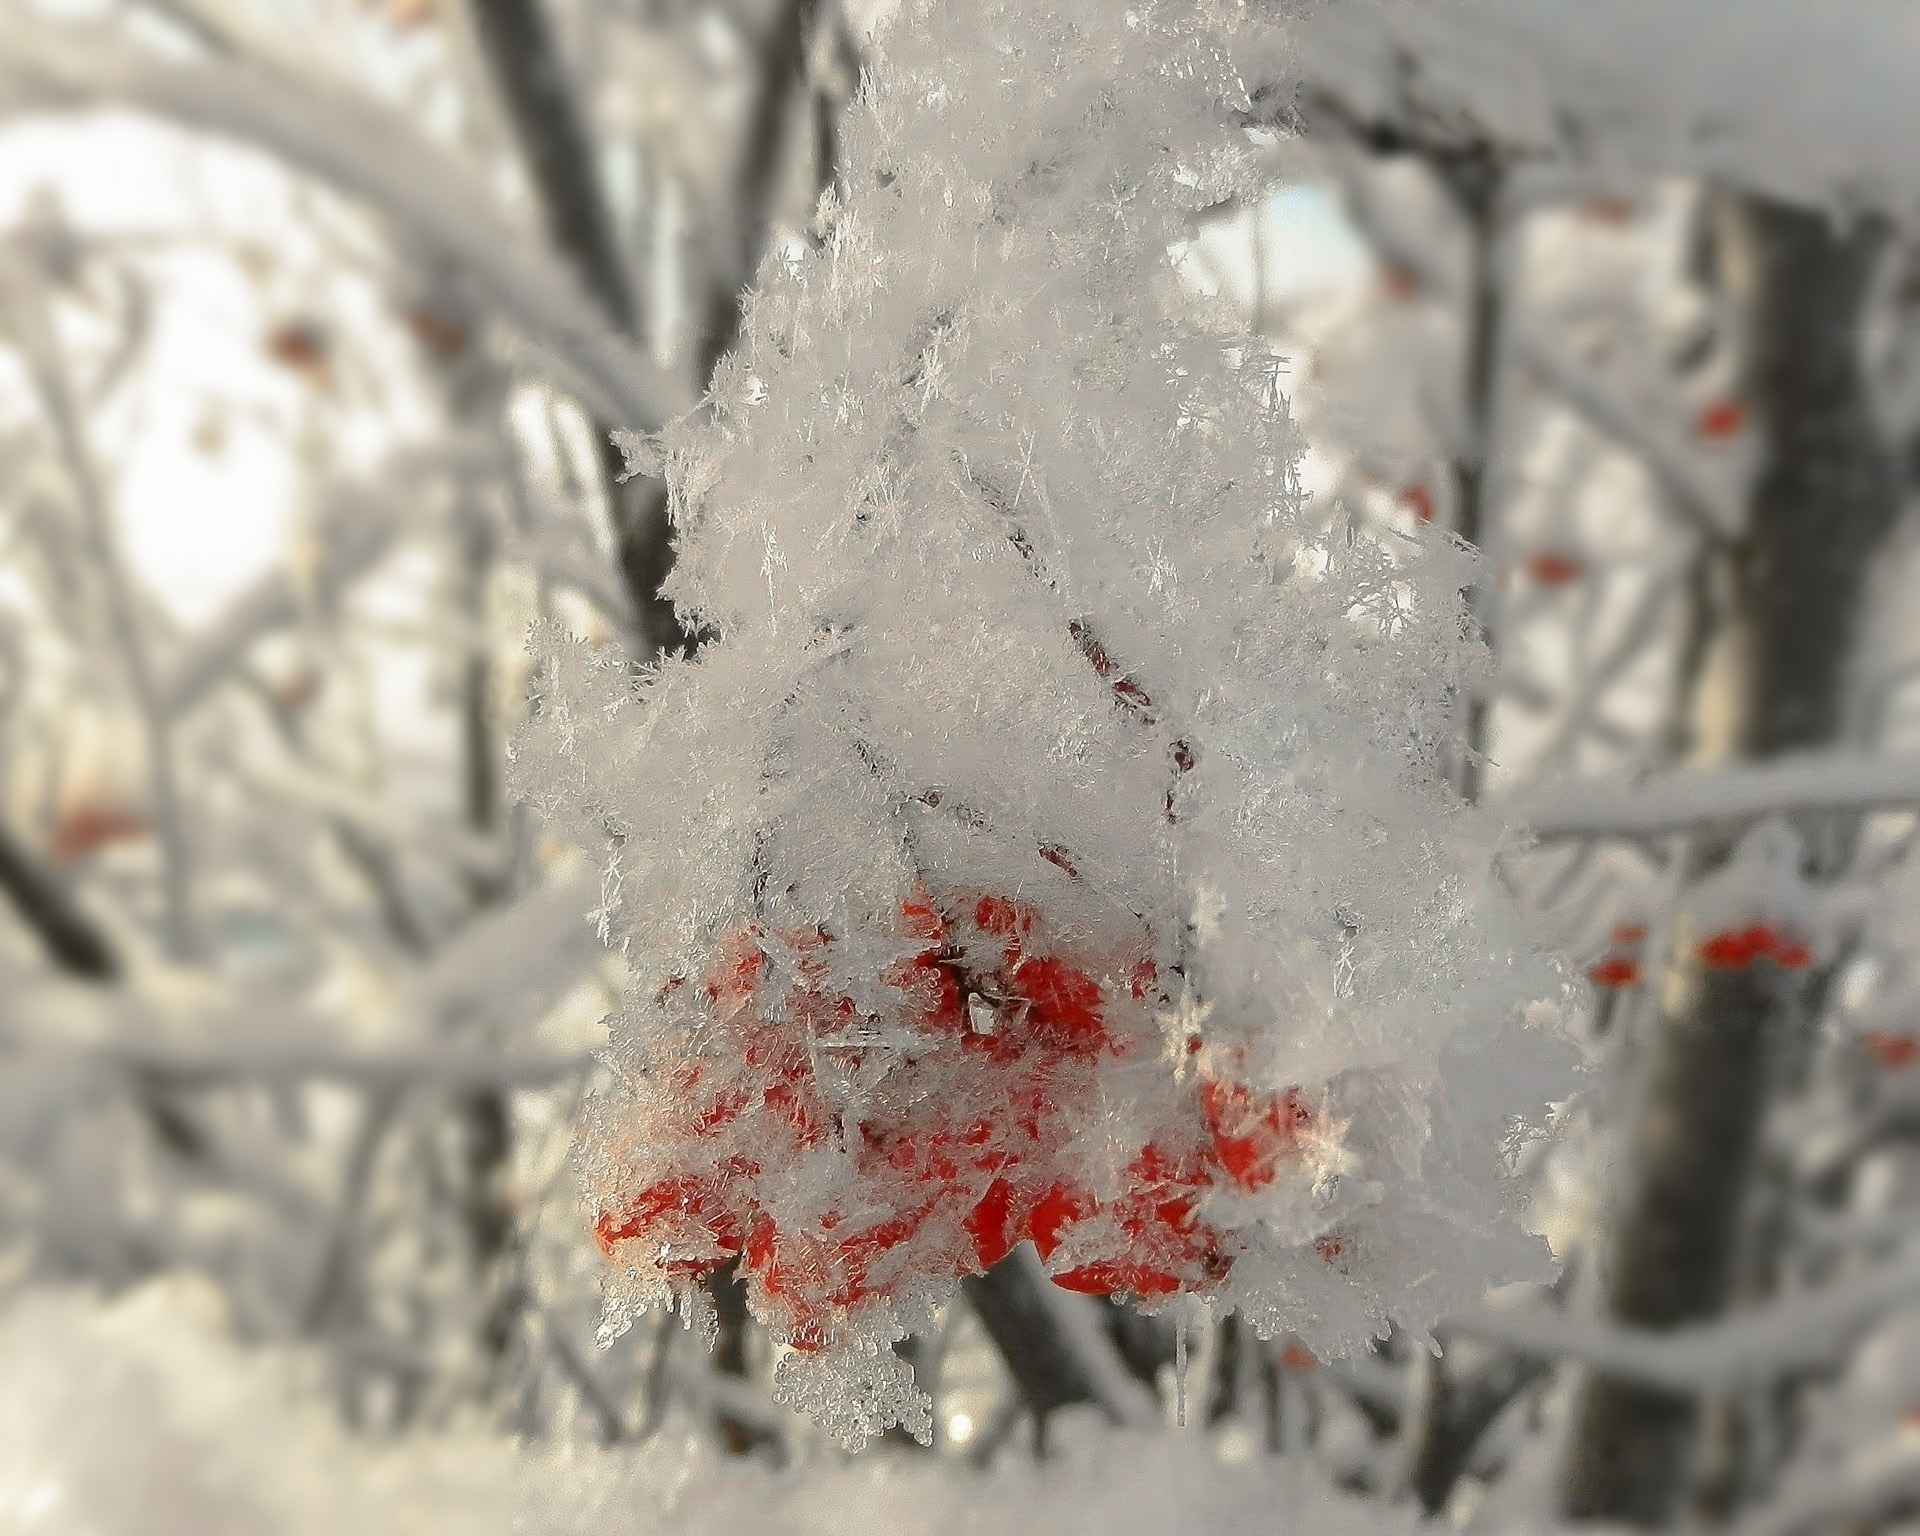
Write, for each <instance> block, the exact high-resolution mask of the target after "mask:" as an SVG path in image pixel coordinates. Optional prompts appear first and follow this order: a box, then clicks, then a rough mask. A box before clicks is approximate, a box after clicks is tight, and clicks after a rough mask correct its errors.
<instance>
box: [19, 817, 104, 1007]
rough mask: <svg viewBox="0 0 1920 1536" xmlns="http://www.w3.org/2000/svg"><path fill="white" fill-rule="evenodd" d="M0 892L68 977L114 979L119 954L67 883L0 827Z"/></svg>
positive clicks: (100, 979)
mask: <svg viewBox="0 0 1920 1536" xmlns="http://www.w3.org/2000/svg"><path fill="white" fill-rule="evenodd" d="M0 891H5V892H6V893H7V899H8V900H9V901H11V902H12V903H13V909H14V911H15V912H16V913H18V914H19V917H20V920H21V921H22V922H23V923H25V924H26V925H27V927H29V928H30V929H32V930H33V935H34V937H35V938H36V939H38V940H39V941H40V946H41V948H43V949H44V950H46V952H47V957H48V958H49V959H51V960H52V961H53V963H54V964H55V965H57V966H59V967H60V969H61V970H63V971H65V972H66V973H67V974H68V975H69V976H77V977H80V978H81V979H82V980H85V981H97V982H110V981H115V980H118V979H119V976H120V957H119V956H118V955H117V954H115V953H114V948H113V945H112V943H111V942H110V941H109V940H108V938H107V936H106V934H105V933H103V932H102V931H101V929H100V926H99V925H98V924H97V923H95V922H94V920H93V919H92V918H91V917H89V916H88V915H87V913H86V912H85V910H84V909H82V908H81V906H80V904H79V903H78V902H76V901H75V900H74V898H73V893H72V892H71V891H70V890H68V889H67V885H66V882H65V881H63V880H62V879H60V877H59V876H58V875H56V874H54V872H53V871H52V870H50V869H48V868H47V867H46V866H45V865H44V864H43V863H41V862H40V860H39V859H37V858H35V857H34V856H33V855H32V854H31V853H30V852H28V851H27V849H26V848H25V847H24V846H23V845H22V844H21V843H19V842H17V841H16V840H15V838H14V836H13V834H12V833H11V832H10V831H8V830H7V829H6V828H5V827H0Z"/></svg>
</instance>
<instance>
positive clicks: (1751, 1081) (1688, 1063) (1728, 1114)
mask: <svg viewBox="0 0 1920 1536" xmlns="http://www.w3.org/2000/svg"><path fill="white" fill-rule="evenodd" d="M1723 211H1724V219H1723V222H1722V225H1721V258H1722V264H1723V267H1724V270H1725V273H1726V279H1727V282H1728V285H1729V287H1730V289H1731V291H1732V292H1733V294H1734V296H1735V297H1736V299H1737V300H1738V302H1739V305H1740V307H1741V309H1742V310H1743V311H1744V313H1745V315H1746V317H1747V321H1748V325H1749V328H1750V341H1749V346H1750V357H1749V371H1748V388H1749V392H1750V399H1751V405H1752V409H1753V415H1754V419H1755V425H1756V427H1757V428H1758V430H1759V431H1760V432H1761V433H1762V434H1763V441H1764V442H1765V443H1766V451H1767V458H1766V462H1765V464H1764V466H1763V468H1762V471H1761V474H1760V477H1759V480H1758V482H1757V484H1756V487H1755V491H1754V497H1753V505H1752V512H1751V524H1750V527H1749V530H1748V532H1747V534H1746V536H1745V537H1744V539H1743V540H1741V542H1740V543H1739V544H1738V545H1737V546H1736V547H1735V548H1733V549H1732V550H1731V551H1729V552H1728V555H1727V560H1728V565H1729V571H1728V574H1729V577H1730V582H1729V586H1730V589H1731V592H1732V612H1731V613H1730V614H1729V615H1728V618H1727V626H1728V629H1727V633H1726V634H1725V635H1724V636H1723V640H1724V641H1725V643H1727V644H1728V645H1729V646H1730V647H1731V654H1732V655H1733V656H1734V657H1735V658H1737V665H1736V668H1735V670H1734V672H1733V674H1732V675H1731V677H1730V678H1728V679H1725V680H1724V686H1725V687H1726V688H1727V690H1728V698H1727V699H1726V701H1725V715H1724V718H1723V746H1724V748H1725V750H1727V751H1728V752H1730V753H1732V754H1737V755H1743V756H1747V757H1752V758H1756V759H1765V758H1769V757H1773V756H1777V755H1778V754H1780V753H1783V752H1789V751H1794V750H1798V749H1803V748H1809V747H1817V746H1822V745H1827V744H1830V743H1833V742H1835V741H1836V740H1837V739H1839V738H1840V737H1841V735H1842V733H1843V729H1844V727H1845V725H1846V723H1847V722H1846V718H1845V707H1844V700H1845V697H1846V682H1847V673H1848V667H1849V663H1850V659H1851V656H1852V651H1853V644H1852V642H1853V633H1854V626H1855V623H1856V618H1857V614H1858V611H1859V608H1860V604H1861V600H1862V590H1863V587H1864V584H1865V578H1866V574H1867V567H1868V563H1869V561H1870V560H1871V558H1872V556H1873V555H1874V553H1875V552H1876V551H1877V550H1878V549H1879V548H1880V547H1881V545H1882V543H1883V542H1884V540H1885V538H1886V535H1887V533H1888V531H1889V529H1890V528H1891V526H1892V523H1893V520H1894V517H1895V513H1896V510H1897V505H1898V495H1897V483H1896V480H1895V477H1894V474H1893V466H1892V463H1891V460H1890V458H1889V456H1888V455H1887V453H1886V451H1885V449H1884V447H1883V445H1882V443H1881V442H1880V440H1879V437H1878V434H1877V432H1876V430H1875V428H1874V425H1873V419H1872V416H1871V413H1870V411H1869V408H1868V401H1867V398H1866V393H1865V388H1864V381H1863V379H1862V377H1861V371H1860V367H1859V361H1858V343H1859V334H1860V320H1861V309H1862V302H1863V299H1864V296H1865V290H1866V287H1867V282H1868V278H1869V274H1870V272H1871V269H1872V266H1873V262H1874V259H1875V256H1876V253H1877V251H1878V249H1879V245H1880V240H1879V238H1878V235H1877V232H1876V231H1873V230H1870V229H1856V230H1852V231H1846V230H1840V229H1837V228H1835V227H1834V226H1833V225H1832V224H1831V223H1830V222H1829V221H1828V220H1827V219H1826V218H1825V217H1823V216H1822V215H1820V214H1818V213H1810V212H1805V211H1801V210H1797V209H1790V208H1786V207H1783V206H1780V205H1777V204H1772V203H1768V202H1765V201H1761V200H1758V199H1752V198H1741V199H1733V198H1729V199H1727V201H1726V205H1725V208H1724V210H1723ZM1730 851H1731V848H1730V842H1729V840H1728V839H1726V838H1724V837H1713V838H1702V839H1700V840H1698V841H1697V843H1696V845H1695V851H1694V854H1693V858H1692V860H1691V868H1690V870H1689V873H1690V875H1691V876H1692V877H1693V878H1694V879H1696V880H1697V879H1699V878H1701V877H1703V876H1706V875H1709V874H1711V873H1713V872H1714V871H1715V870H1716V869H1718V868H1719V867H1720V866H1721V865H1722V864H1723V863H1724V862H1725V860H1726V858H1727V856H1728V854H1729V853H1730ZM1836 851H1837V849H1835V850H1829V854H1830V855H1831V854H1832V853H1833V852H1836ZM1821 862H1825V861H1821ZM1695 937H1696V939H1697V938H1698V937H1699V936H1697V935H1696V936H1695ZM1691 947H1692V946H1687V948H1688V949H1689V950H1690V949H1691ZM1677 964H1678V965H1679V967H1680V968H1679V970H1678V972H1677V974H1675V975H1673V976H1672V977H1670V978H1669V984H1668V988H1667V993H1666V999H1665V1006H1664V1009H1663V1017H1662V1019H1661V1022H1660V1026H1659V1028H1658V1031H1657V1033H1656V1035H1655V1038H1653V1039H1652V1040H1651V1041H1649V1043H1648V1047H1647V1049H1648V1053H1649V1060H1648V1063H1647V1067H1648V1070H1647V1075H1646V1088H1645V1096H1644V1099H1643V1101H1642V1104H1641V1108H1640V1112H1639V1115H1638V1121H1637V1124H1636V1126H1635V1128H1634V1132H1633V1139H1632V1143H1631V1146H1630V1150H1629V1152H1628V1155H1627V1159H1626V1166H1627V1167H1628V1169H1629V1172H1628V1173H1627V1175H1626V1177H1625V1180H1624V1182H1623V1186H1622V1188H1621V1190H1620V1193H1619V1204H1618V1207H1617V1210H1616V1212H1615V1217H1614V1222H1615V1226H1614V1231H1613V1235H1612V1249H1611V1254H1610V1265H1609V1269H1608V1273H1607V1276H1606V1284H1607V1301H1608V1306H1609V1309H1610V1311H1611V1312H1612V1314H1613V1316H1614V1317H1615V1318H1616V1319H1617V1320H1618V1321H1620V1322H1622V1323H1624V1324H1628V1325H1630V1326H1634V1327H1639V1328H1654V1329H1660V1328H1672V1327H1676V1326H1679V1325H1682V1324H1686V1323H1690V1322H1696V1321H1698V1320H1700V1319H1702V1318H1706V1317H1711V1316H1713V1315H1714V1314H1716V1313H1718V1312H1720V1311H1722V1310H1723V1309H1724V1308H1725V1306H1726V1305H1727V1302H1728V1300H1729V1298H1730V1295H1731V1292H1732V1288H1733V1286H1734V1283H1735V1278H1736V1271H1737V1265H1738V1259H1739V1256H1740V1253H1741V1249H1742V1237H1743V1230H1744V1217H1745V1214H1746V1207H1747V1204H1748V1198H1749V1193H1750V1189H1751V1186H1752V1183H1753V1175H1754V1171H1755V1161H1756V1149H1757V1146H1758V1143H1759V1136H1760V1129H1761V1125H1762V1121H1763V1117H1764V1114H1765V1110H1766V1105H1767V1098H1768V1092H1767V1090H1768V1086H1769V1083H1770V1082H1771V1080H1772V1076H1773V1073H1772V1061H1771V1058H1772V1056H1773V1055H1774V1054H1775V1053H1776V1052H1777V1050H1778V1049H1779V1048H1780V1046H1781V1045H1782V1044H1783V1043H1785V1042H1786V1041H1787V1040H1788V1038H1789V1037H1790V1035H1791V1033H1792V1030H1793V1028H1794V1026H1795V1023H1796V1021H1797V1018H1798V1015H1799V1012H1800V1011H1801V1009H1802V1008H1803V1006H1804V1001H1803V999H1804V992H1803V989H1802V987H1801V986H1800V985H1799V984H1798V983H1797V980H1796V978H1795V977H1793V976H1792V975H1790V974H1789V973H1786V972H1783V971H1781V970H1779V969H1778V968H1776V967H1775V966H1774V965H1773V964H1772V962H1771V961H1761V962H1758V963H1756V964H1755V965H1753V966H1749V967H1747V968H1745V969H1711V968H1707V967H1704V966H1702V965H1700V964H1699V963H1698V962H1697V960H1694V959H1692V958H1683V959H1681V960H1680V961H1678V962H1677ZM1698 1414H1699V1403H1698V1402H1697V1400H1696V1399H1695V1398H1693V1397H1691V1396H1683V1395H1679V1394H1675V1393H1671V1392H1666V1391H1661V1390H1657V1389H1654V1388H1651V1387H1647V1386H1642V1385H1636V1384H1633V1383H1629V1382H1625V1381H1620V1380H1617V1379H1614V1378H1611V1377H1607V1376H1604V1375H1601V1376H1596V1377H1594V1378H1592V1379H1591V1380H1589V1381H1588V1382H1587V1384H1586V1385H1585V1388H1584V1390H1583V1392H1582V1394H1581V1397H1580V1400H1579V1403H1578V1406H1577V1408H1576V1413H1575V1419H1574V1424H1573V1427H1572V1439H1571V1441H1570V1445H1569V1456H1568V1462H1567V1466H1566V1470H1565V1481H1564V1486H1563V1496H1564V1500H1565V1508H1566V1512H1567V1514H1568V1515H1569V1516H1570V1517H1572V1518H1576V1519H1607V1520H1624V1521H1630V1522H1634V1523H1639V1524H1646V1525H1651V1524H1656V1523H1661V1522H1664V1521H1666V1520H1668V1519H1670V1518H1672V1516H1673V1515H1674V1513H1675V1512H1676V1510H1677V1508H1678V1507H1679V1505H1680V1504H1681V1502H1682V1500H1683V1498H1684V1497H1685V1495H1686V1492H1687V1488H1688V1483H1689V1472H1690V1467H1691V1460H1692V1454H1693V1449H1694V1443H1695V1438H1696V1423H1697V1419H1698Z"/></svg>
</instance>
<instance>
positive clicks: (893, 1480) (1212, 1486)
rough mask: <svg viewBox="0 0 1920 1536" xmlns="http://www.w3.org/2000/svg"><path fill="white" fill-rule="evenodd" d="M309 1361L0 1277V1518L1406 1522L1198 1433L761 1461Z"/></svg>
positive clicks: (1075, 1526)
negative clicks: (632, 1440)
mask: <svg viewBox="0 0 1920 1536" xmlns="http://www.w3.org/2000/svg"><path fill="white" fill-rule="evenodd" d="M311 1371H312V1363H311V1362H307V1361H304V1360H303V1359H302V1358H301V1357H300V1356H299V1355H298V1354H295V1353H288V1352H285V1351H280V1352H274V1351H260V1350H245V1349H242V1348H240V1347H239V1346H238V1345H236V1343H235V1342H234V1340H233V1339H232V1337H231V1336H230V1334H229V1333H228V1331H227V1329H226V1325H225V1322H224V1320H223V1318H222V1316H221V1312H220V1308H219V1304H218V1301H217V1298H215V1296H214V1295H213V1294H212V1293H211V1292H210V1291H208V1290H205V1289H203V1288H201V1287H198V1286H195V1285H193V1284H191V1283H187V1282H179V1281H176V1282H169V1283H163V1284H155V1285H151V1286H148V1287H146V1288H144V1289H142V1290H140V1291H136V1292H134V1293H131V1294H129V1295H127V1296H125V1297H123V1298H121V1299H119V1300H117V1301H114V1302H112V1303H109V1304H104V1305H103V1304H102V1303H101V1302H100V1301H99V1300H98V1299H97V1298H94V1297H91V1296H87V1295H84V1294H78V1293H72V1292H59V1291H41V1292H32V1293H27V1294H25V1295H16V1296H15V1297H14V1298H13V1300H12V1303H11V1305H10V1306H9V1309H8V1310H7V1312H6V1313H5V1314H4V1316H0V1529H5V1530H7V1531H9V1532H13V1531H18V1532H21V1533H22V1536H27V1533H31V1536H243V1533H244V1536H253V1533H260V1536H266V1533H268V1532H271V1533H273V1536H308V1533H311V1536H338V1533H339V1532H342V1531H354V1532H357V1533H360V1536H408V1533H428V1532H436V1533H437V1532H445V1531H458V1532H461V1533H462V1536H496V1533H497V1536H508V1533H516V1536H627V1533H631V1536H643V1533H646V1532H652V1531H659V1530H666V1529H671V1530H673V1531H675V1532H678V1533H682V1536H722V1533H727V1532H737V1531H741V1530H752V1531H755V1532H764V1533H766V1536H829V1533H831V1536H1025V1533H1029V1532H1030V1533H1033V1536H1042V1533H1045V1536H1075V1533H1082V1532H1084V1533H1087V1536H1093V1533H1096V1532H1098V1533H1101V1536H1176V1533H1182V1532H1194V1533H1196V1536H1197V1533H1200V1532H1206V1533H1209V1536H1255V1533H1259V1536H1272V1533H1275V1532H1278V1533H1281V1536H1286V1533H1290V1532H1297V1533H1299V1536H1361V1533H1377V1536H1390V1533H1411V1532H1413V1531H1415V1530H1417V1529H1419V1528H1420V1523H1419V1522H1418V1521H1417V1519H1415V1517H1413V1516H1412V1515H1410V1514H1408V1513H1405V1512H1396V1511H1392V1510H1386V1509H1381V1508H1378V1507H1376V1506H1373V1505H1370V1504H1368V1503H1365V1502H1363V1501H1361V1500H1359V1499H1356V1498H1352V1497H1350V1496H1346V1495H1343V1494H1340V1493H1338V1492H1336V1491H1335V1490H1333V1489H1332V1488H1331V1487H1329V1486H1328V1485H1327V1484H1326V1483H1325V1482H1324V1481H1323V1479H1322V1477H1321V1475H1320V1474H1319V1473H1317V1472H1316V1471H1315V1470H1314V1469H1313V1468H1312V1467H1311V1466H1310V1465H1309V1464H1307V1463H1305V1462H1301V1461H1291V1460H1270V1459H1254V1460H1243V1459H1231V1460H1229V1459H1223V1455H1222V1446H1221V1445H1220V1444H1219V1443H1218V1442H1214V1441H1209V1440H1208V1439H1206V1438H1204V1437H1201V1436H1197V1435H1172V1434H1151V1433H1141V1432H1134V1433H1118V1434H1116V1433H1108V1432H1106V1431H1105V1430H1104V1429H1103V1430H1101V1431H1099V1432H1098V1433H1094V1434H1085V1433H1078V1432H1077V1431H1078V1430H1079V1429H1081V1428H1091V1426H1081V1425H1076V1424H1075V1423H1074V1422H1073V1421H1071V1420H1068V1419H1063V1420H1062V1423H1061V1425H1060V1430H1061V1433H1060V1435H1059V1436H1058V1439H1059V1440H1060V1441H1061V1442H1062V1448H1061V1454H1060V1455H1059V1456H1057V1457H1056V1458H1055V1459H1053V1460H1051V1461H1049V1462H1047V1463H1045V1464H1035V1463H1031V1462H1028V1461H1025V1460H1023V1459H1020V1458H1005V1459H1003V1462H1002V1464H1001V1466H1000V1467H999V1468H998V1469H996V1470H994V1471H992V1472H990V1473H980V1472H975V1471H972V1470H970V1469H969V1468H968V1467H967V1466H966V1464H965V1463H964V1462H959V1461H949V1460H946V1459H944V1458H922V1457H914V1458H906V1457H897V1456H896V1457H863V1458H860V1459H859V1460H857V1461H853V1462H848V1461H845V1460H842V1459H841V1458H838V1457H835V1456H831V1455H816V1456H815V1457H813V1458H812V1459H810V1460H807V1461H805V1463H804V1464H803V1465H800V1466H797V1467H795V1468H792V1469H790V1470H789V1471H787V1472H785V1473H782V1472H777V1471H774V1470H772V1469H770V1468H768V1467H766V1466H764V1465H762V1464H760V1463H758V1462H748V1461H741V1460H739V1459H737V1458H730V1457H725V1456H722V1455H720V1454H719V1453H717V1452H716V1451H715V1450H714V1449H713V1448H712V1447H711V1446H710V1445H707V1444H703V1443H702V1437H701V1436H700V1435H699V1434H698V1432H697V1429H696V1426H695V1425H693V1424H692V1423H690V1422H688V1421H686V1420H684V1419H676V1420H673V1421H670V1423H669V1424H668V1425H667V1426H666V1428H664V1429H663V1430H662V1432H661V1434H660V1435H659V1436H658V1437H657V1438H656V1439H655V1440H653V1441H652V1442H649V1443H648V1444H647V1445H645V1446H642V1447H638V1448H624V1449H622V1448H616V1449H612V1450H603V1449H595V1448H592V1447H588V1446H580V1445H576V1446H570V1447H569V1446H555V1445H546V1446H519V1447H516V1446H514V1445H512V1444H510V1443H507V1442H503V1441H501V1440H499V1439H497V1438H493V1437H491V1436H486V1435H479V1434H460V1433H451V1434H447V1435H444V1436H438V1437H426V1436H417V1437H411V1438H405V1439H401V1440H399V1441H388V1442H376V1441H371V1440H365V1439H357V1438H355V1437H353V1436H352V1435H350V1434H348V1433H347V1432H346V1431H344V1430H343V1429H341V1428H340V1427H339V1426H338V1424H337V1423H336V1422H334V1421H333V1420H332V1419H331V1418H330V1417H328V1416H327V1415H326V1414H325V1412H324V1410H323V1409H321V1408H320V1407H319V1406H318V1405H317V1404H315V1403H314V1402H312V1401H311V1399H307V1398H303V1391H304V1389H306V1388H308V1387H309V1386H310V1385H311V1383H310V1382H309V1381H308V1380H307V1378H308V1377H309V1376H310V1375H311Z"/></svg>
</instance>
